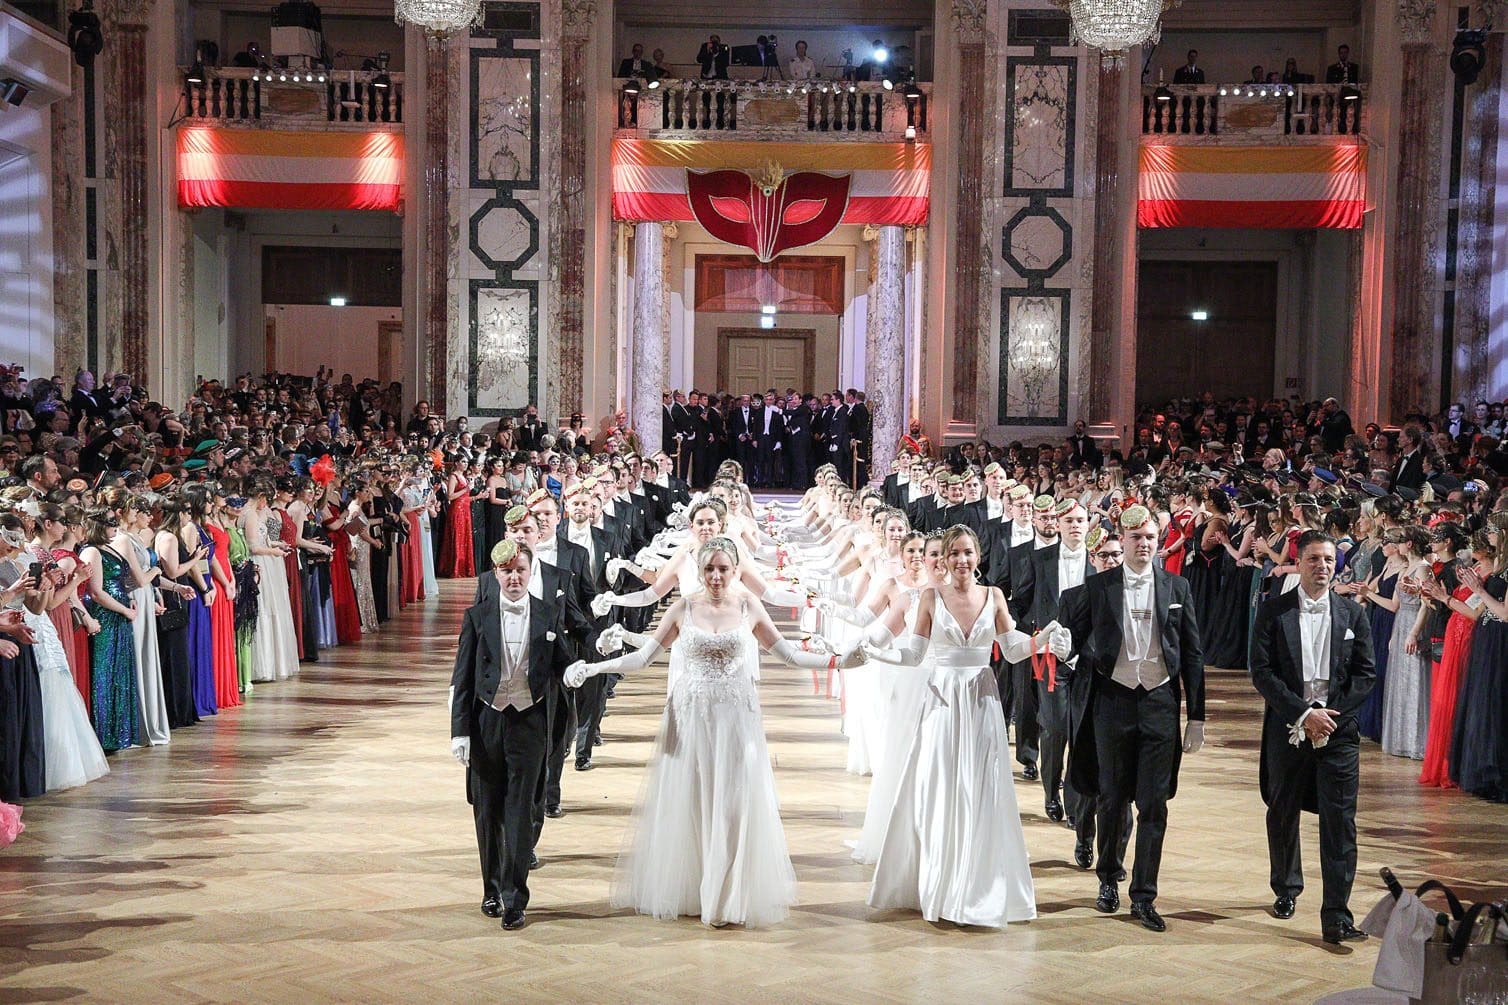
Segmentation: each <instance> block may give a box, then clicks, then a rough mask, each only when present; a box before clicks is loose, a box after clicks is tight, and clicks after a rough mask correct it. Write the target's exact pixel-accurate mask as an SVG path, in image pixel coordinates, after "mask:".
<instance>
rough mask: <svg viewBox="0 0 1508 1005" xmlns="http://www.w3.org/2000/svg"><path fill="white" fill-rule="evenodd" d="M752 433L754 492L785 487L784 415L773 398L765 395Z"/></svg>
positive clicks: (767, 393)
mask: <svg viewBox="0 0 1508 1005" xmlns="http://www.w3.org/2000/svg"><path fill="white" fill-rule="evenodd" d="M755 421H756V426H755V432H754V478H753V479H751V480H750V482H749V484H750V485H752V486H754V487H755V488H777V487H780V486H782V485H784V483H785V453H784V451H785V413H784V412H782V411H781V410H780V406H779V405H778V404H777V403H776V402H775V395H774V394H773V393H770V392H768V391H767V392H765V396H764V407H763V408H761V409H760V410H759V412H758V418H757V419H756V420H755Z"/></svg>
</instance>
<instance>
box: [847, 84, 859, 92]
mask: <svg viewBox="0 0 1508 1005" xmlns="http://www.w3.org/2000/svg"><path fill="white" fill-rule="evenodd" d="M858 89H859V85H858V84H849V85H848V93H849V94H853V93H854V92H855V91H857V90H858Z"/></svg>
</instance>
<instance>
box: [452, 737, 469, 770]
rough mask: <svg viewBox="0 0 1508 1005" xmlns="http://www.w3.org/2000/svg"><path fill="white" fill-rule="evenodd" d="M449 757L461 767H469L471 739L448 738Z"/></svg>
mask: <svg viewBox="0 0 1508 1005" xmlns="http://www.w3.org/2000/svg"><path fill="white" fill-rule="evenodd" d="M450 756H451V757H454V758H455V759H456V760H457V761H458V762H460V765H461V767H463V768H469V767H471V737H469V736H452V737H451V738H450Z"/></svg>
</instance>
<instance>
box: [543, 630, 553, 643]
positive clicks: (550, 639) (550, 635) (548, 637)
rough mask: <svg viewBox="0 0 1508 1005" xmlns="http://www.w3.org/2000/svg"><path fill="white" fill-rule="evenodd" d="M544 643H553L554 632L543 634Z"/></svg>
mask: <svg viewBox="0 0 1508 1005" xmlns="http://www.w3.org/2000/svg"><path fill="white" fill-rule="evenodd" d="M545 641H546V642H554V641H555V633H554V632H545Z"/></svg>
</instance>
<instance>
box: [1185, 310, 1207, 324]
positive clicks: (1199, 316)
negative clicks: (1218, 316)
mask: <svg viewBox="0 0 1508 1005" xmlns="http://www.w3.org/2000/svg"><path fill="white" fill-rule="evenodd" d="M1189 317H1190V318H1191V319H1192V320H1194V321H1208V320H1209V319H1210V312H1209V311H1206V310H1198V311H1192V312H1190V314H1189Z"/></svg>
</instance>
